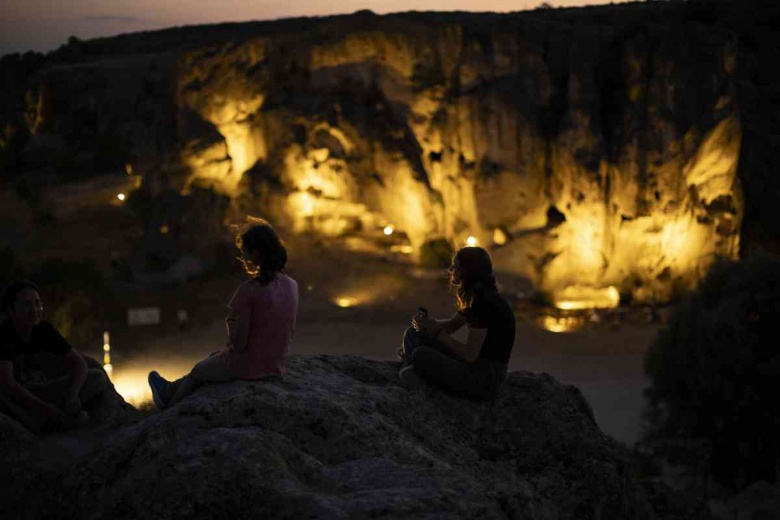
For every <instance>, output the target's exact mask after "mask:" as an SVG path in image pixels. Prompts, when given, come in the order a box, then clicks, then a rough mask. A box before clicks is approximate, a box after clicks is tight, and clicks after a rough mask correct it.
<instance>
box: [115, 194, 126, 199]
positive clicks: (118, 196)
mask: <svg viewBox="0 0 780 520" xmlns="http://www.w3.org/2000/svg"><path fill="white" fill-rule="evenodd" d="M116 198H118V199H119V200H125V194H124V193H120V194H118V195H117V196H116Z"/></svg>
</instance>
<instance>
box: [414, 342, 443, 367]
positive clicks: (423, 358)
mask: <svg viewBox="0 0 780 520" xmlns="http://www.w3.org/2000/svg"><path fill="white" fill-rule="evenodd" d="M437 354H438V352H436V351H435V350H434V349H432V348H431V347H426V346H421V347H418V348H416V349H415V350H414V352H412V357H411V361H412V364H414V366H428V365H429V364H430V362H431V359H433V358H434V357H436V355H437Z"/></svg>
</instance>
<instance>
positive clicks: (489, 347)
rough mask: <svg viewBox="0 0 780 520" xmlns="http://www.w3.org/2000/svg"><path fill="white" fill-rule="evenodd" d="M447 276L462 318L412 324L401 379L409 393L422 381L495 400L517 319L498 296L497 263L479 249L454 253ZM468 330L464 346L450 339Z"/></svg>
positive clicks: (418, 318) (415, 320)
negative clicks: (461, 331) (420, 378)
mask: <svg viewBox="0 0 780 520" xmlns="http://www.w3.org/2000/svg"><path fill="white" fill-rule="evenodd" d="M449 273H450V286H451V288H452V289H453V291H454V293H455V300H456V307H457V310H458V312H457V313H456V314H455V315H454V316H452V317H451V318H449V319H445V320H435V319H432V318H429V317H428V316H426V315H424V314H420V313H418V314H416V315H415V316H414V317H413V318H412V327H410V328H409V329H407V330H406V333H405V334H404V340H403V346H402V350H403V353H404V359H405V362H406V363H408V364H409V366H406V367H404V368H402V369H401V372H400V374H399V378H400V380H401V383H402V384H403V385H404V386H407V387H412V388H414V387H416V386H417V385H418V384H419V379H418V378H419V377H422V378H423V379H424V380H426V381H428V382H429V383H431V384H433V385H435V386H438V387H440V388H442V389H443V390H445V391H447V392H449V393H451V394H454V395H458V396H462V397H468V398H471V399H477V400H487V399H491V398H494V397H495V396H496V395H497V393H498V391H499V389H500V388H501V385H502V383H503V382H504V379H506V371H507V365H508V363H509V357H510V355H511V354H512V347H513V346H514V341H515V316H514V313H513V312H512V308H511V307H510V306H509V304H508V303H507V301H506V300H505V299H504V298H503V297H501V295H500V294H499V293H498V288H497V287H496V279H495V277H494V276H493V263H492V262H491V260H490V255H489V254H488V252H487V251H485V250H484V249H482V248H481V247H464V248H462V249H460V250H459V251H458V252H457V253H455V256H454V257H453V260H452V265H451V266H450V269H449ZM464 325H466V326H468V329H469V334H468V339H467V340H466V343H463V342H461V341H459V340H457V339H455V338H454V337H452V335H451V334H453V333H454V332H456V331H457V330H459V329H460V328H461V327H463V326H464Z"/></svg>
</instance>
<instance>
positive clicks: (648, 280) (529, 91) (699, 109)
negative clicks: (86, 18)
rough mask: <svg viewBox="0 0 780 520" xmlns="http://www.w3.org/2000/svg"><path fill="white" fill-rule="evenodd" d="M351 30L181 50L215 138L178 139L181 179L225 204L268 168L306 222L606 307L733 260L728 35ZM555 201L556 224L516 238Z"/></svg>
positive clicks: (288, 212) (665, 289)
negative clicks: (460, 260)
mask: <svg viewBox="0 0 780 520" xmlns="http://www.w3.org/2000/svg"><path fill="white" fill-rule="evenodd" d="M343 29H344V28H339V27H329V26H327V24H324V25H323V28H322V30H321V31H320V32H319V33H318V34H317V35H315V36H312V35H309V36H307V35H301V34H296V35H279V36H276V37H273V38H263V39H256V40H252V41H249V42H246V43H244V44H242V45H233V46H226V47H225V48H222V49H218V50H214V49H211V50H207V51H202V52H198V53H193V54H191V55H189V56H187V58H186V59H185V60H184V61H183V64H182V67H181V69H182V70H181V77H180V81H179V95H178V97H179V105H180V106H182V107H186V108H188V109H191V110H192V111H194V112H195V113H197V114H198V115H199V116H200V117H201V118H202V119H203V120H204V121H206V122H208V123H210V124H211V125H213V127H214V129H216V131H217V132H218V135H219V136H221V138H218V139H216V140H213V141H212V142H210V143H208V144H207V145H206V146H204V145H202V143H201V145H200V146H193V147H190V148H186V147H185V148H184V152H183V153H182V162H183V164H184V165H186V166H187V167H188V168H189V169H190V171H191V180H190V181H191V182H194V183H199V182H200V183H207V184H210V185H212V186H215V187H216V188H217V189H218V190H220V191H222V192H224V193H226V194H228V195H231V196H237V195H239V194H241V192H242V189H243V188H242V186H243V184H242V178H244V177H245V175H258V173H257V172H262V173H261V174H262V175H264V176H266V177H268V179H269V180H273V181H274V182H275V183H277V184H278V185H280V186H282V189H281V190H278V192H277V194H278V195H277V196H278V197H281V198H282V199H283V202H284V204H282V206H283V207H284V208H285V210H284V213H285V215H284V216H282V215H279V216H278V217H279V218H286V219H289V220H290V221H292V222H293V224H294V226H295V228H296V229H299V230H303V229H313V230H317V231H320V232H322V233H324V234H328V235H339V234H344V233H374V232H376V231H377V230H381V229H382V228H383V227H385V226H387V225H392V226H394V228H395V229H397V230H399V231H403V232H404V233H406V235H408V237H409V240H410V242H411V245H412V246H413V247H414V248H415V250H416V249H418V248H419V247H420V246H421V245H422V244H423V243H424V242H425V241H426V240H430V239H435V238H440V237H445V238H447V239H448V240H450V241H451V242H452V244H453V245H454V246H456V247H459V246H462V245H465V244H466V240H467V237H474V238H473V240H475V241H476V243H478V244H480V245H483V246H492V245H493V244H494V243H495V242H498V243H499V244H500V245H502V246H503V247H500V248H497V249H495V250H494V251H493V252H492V254H493V257H494V263H495V264H496V268H497V270H499V271H503V272H505V273H512V274H517V275H522V276H525V277H528V278H530V279H531V280H532V281H534V282H535V283H536V284H537V286H538V287H539V288H540V289H542V290H544V291H548V292H550V293H552V294H553V295H554V297H555V299H556V300H558V301H560V302H566V301H569V302H571V301H573V299H574V300H576V297H575V296H572V294H573V293H574V292H577V291H579V294H591V296H588V298H595V300H593V301H596V300H598V299H599V298H602V300H603V298H604V295H605V294H606V295H607V296H606V298H608V299H614V298H613V296H612V295H613V293H614V289H608V288H610V287H615V288H617V290H619V291H620V292H621V293H622V294H630V295H631V296H632V297H633V298H635V299H637V300H640V301H646V300H663V299H666V298H668V297H670V296H671V295H672V293H673V292H674V291H676V290H679V289H685V288H688V287H690V286H692V285H693V284H695V282H696V281H697V280H698V279H699V278H700V277H701V276H702V274H703V273H704V272H705V271H706V269H707V267H708V265H709V264H710V263H711V262H712V260H713V259H714V258H715V256H716V255H723V256H726V257H735V256H736V255H737V254H738V249H739V235H738V231H739V228H740V223H741V218H742V208H743V202H742V196H741V193H740V188H739V183H738V180H737V178H736V171H737V160H738V156H739V149H740V141H741V131H740V126H739V117H738V113H737V109H736V106H735V102H734V95H733V85H732V79H731V74H732V73H733V70H734V53H733V50H732V49H730V48H729V44H728V42H727V39H726V38H725V37H721V36H718V35H713V34H710V33H705V32H703V31H702V30H700V29H696V28H694V27H690V28H684V29H678V30H677V32H675V31H672V30H669V31H666V32H664V33H659V34H652V33H649V34H644V35H637V36H635V37H632V38H628V39H623V40H617V39H613V37H612V36H611V35H609V34H602V33H598V32H592V33H591V32H589V31H587V30H583V31H582V32H579V33H578V32H576V31H575V32H571V31H569V29H566V31H564V33H561V35H560V36H561V38H560V41H557V40H555V41H553V40H554V39H553V40H548V39H547V38H543V37H541V33H534V31H533V30H532V28H530V27H529V26H528V25H521V24H519V23H518V26H517V27H514V28H506V27H504V28H502V29H496V30H482V32H479V31H478V34H474V33H469V32H468V31H464V30H463V29H462V28H461V27H460V26H458V25H447V24H434V23H419V22H409V23H404V24H400V23H398V22H397V21H396V22H393V21H390V20H386V19H382V18H376V19H369V20H367V21H365V23H364V24H361V26H360V27H351V28H350V30H349V31H345V30H343ZM545 31H547V29H545ZM248 171H249V172H248ZM247 172H248V173H247ZM551 206H554V207H555V208H557V209H558V210H559V211H561V212H562V213H563V214H564V215H565V218H566V222H565V223H564V224H562V225H561V226H559V227H557V228H555V229H554V230H552V231H548V232H542V233H536V234H527V235H524V236H523V237H521V238H516V239H514V240H512V239H511V238H512V236H513V235H515V234H516V232H517V231H518V230H523V229H527V228H534V227H539V226H542V225H544V223H545V214H546V211H547V210H548V208H550V207H551ZM270 216H272V217H273V215H270ZM504 242H506V244H504ZM599 290H601V292H599ZM566 291H568V292H566ZM588 291H590V293H588ZM594 291H595V292H594ZM604 291H606V292H604ZM593 294H597V296H592V295H593ZM599 295H600V296H599Z"/></svg>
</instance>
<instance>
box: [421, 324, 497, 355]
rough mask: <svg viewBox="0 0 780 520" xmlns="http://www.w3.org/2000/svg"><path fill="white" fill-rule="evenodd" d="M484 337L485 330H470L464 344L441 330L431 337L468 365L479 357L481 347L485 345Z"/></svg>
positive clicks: (485, 334)
mask: <svg viewBox="0 0 780 520" xmlns="http://www.w3.org/2000/svg"><path fill="white" fill-rule="evenodd" d="M486 336H487V329H471V328H470V329H469V335H468V338H466V343H463V342H461V341H458V340H457V339H455V338H453V337H452V336H450V335H449V334H447V333H446V332H444V331H443V330H441V331H439V332H438V333H436V334H434V336H433V337H434V339H436V340H437V341H438V342H439V343H441V344H442V345H444V346H445V347H447V350H449V351H450V352H452V353H453V354H455V355H456V356H458V357H460V358H462V359H465V360H466V361H468V362H469V363H473V362H474V361H476V360H477V358H478V357H479V352H480V350H482V345H483V344H484V343H485V337H486Z"/></svg>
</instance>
